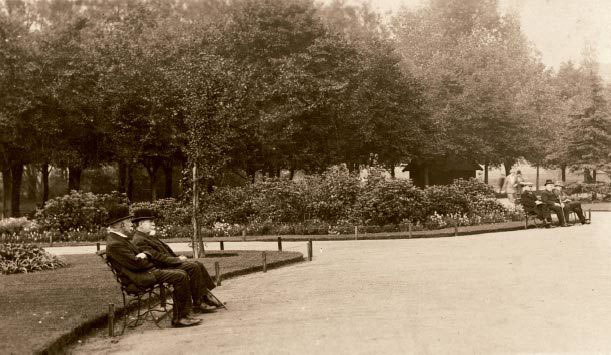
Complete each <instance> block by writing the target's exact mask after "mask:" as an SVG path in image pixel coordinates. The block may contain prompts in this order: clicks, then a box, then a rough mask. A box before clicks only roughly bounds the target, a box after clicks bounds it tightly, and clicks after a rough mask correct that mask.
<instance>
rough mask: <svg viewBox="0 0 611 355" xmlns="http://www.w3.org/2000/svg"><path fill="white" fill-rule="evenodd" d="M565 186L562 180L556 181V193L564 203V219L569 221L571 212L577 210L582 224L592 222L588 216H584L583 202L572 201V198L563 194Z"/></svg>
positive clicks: (576, 212)
mask: <svg viewBox="0 0 611 355" xmlns="http://www.w3.org/2000/svg"><path fill="white" fill-rule="evenodd" d="M563 187H564V184H563V183H562V181H556V184H555V185H554V193H555V194H556V195H557V196H558V200H559V201H560V202H562V203H563V204H564V219H565V220H566V221H567V222H568V221H569V216H570V214H571V212H575V214H577V218H579V221H580V222H581V224H590V220H589V219H587V218H586V216H584V214H583V209H582V208H581V203H579V202H577V201H571V199H570V198H567V197H566V196H564V195H563V194H562V188H563Z"/></svg>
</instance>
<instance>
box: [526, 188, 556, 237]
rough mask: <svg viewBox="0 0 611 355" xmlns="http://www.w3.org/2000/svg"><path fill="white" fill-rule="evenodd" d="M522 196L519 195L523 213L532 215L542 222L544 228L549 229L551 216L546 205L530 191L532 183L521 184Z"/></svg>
mask: <svg viewBox="0 0 611 355" xmlns="http://www.w3.org/2000/svg"><path fill="white" fill-rule="evenodd" d="M520 184H521V185H522V194H521V195H520V202H521V203H522V207H524V211H526V212H527V213H534V214H536V215H537V217H538V218H539V219H540V220H542V221H543V225H544V227H545V228H551V223H552V214H551V212H550V211H549V208H547V205H546V204H545V203H543V202H542V201H540V200H539V198H538V197H537V195H535V193H534V192H533V191H532V185H533V184H532V182H521V183H520Z"/></svg>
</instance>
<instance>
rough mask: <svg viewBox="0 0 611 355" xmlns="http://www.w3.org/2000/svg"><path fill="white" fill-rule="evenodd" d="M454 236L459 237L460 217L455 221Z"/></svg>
mask: <svg viewBox="0 0 611 355" xmlns="http://www.w3.org/2000/svg"><path fill="white" fill-rule="evenodd" d="M454 236H455V237H456V236H458V217H456V219H455V220H454Z"/></svg>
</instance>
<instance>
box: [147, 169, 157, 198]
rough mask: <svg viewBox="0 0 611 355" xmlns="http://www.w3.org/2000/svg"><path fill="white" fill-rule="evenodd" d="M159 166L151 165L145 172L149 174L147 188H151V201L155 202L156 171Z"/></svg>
mask: <svg viewBox="0 0 611 355" xmlns="http://www.w3.org/2000/svg"><path fill="white" fill-rule="evenodd" d="M158 170H159V164H157V163H153V164H152V165H151V166H150V167H149V166H147V167H146V172H147V173H148V174H149V186H150V188H151V201H155V200H157V171H158Z"/></svg>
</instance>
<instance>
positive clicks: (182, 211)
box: [0, 167, 517, 242]
mask: <svg viewBox="0 0 611 355" xmlns="http://www.w3.org/2000/svg"><path fill="white" fill-rule="evenodd" d="M127 202H128V201H127V199H126V197H125V195H123V194H119V193H116V192H113V193H111V194H104V195H94V194H91V193H79V192H76V191H73V192H71V193H70V194H68V195H66V196H63V197H59V198H56V199H53V200H51V201H49V202H48V203H47V204H46V206H45V207H44V208H43V209H40V210H38V211H37V213H36V217H35V223H32V222H31V221H27V220H25V219H23V220H21V219H20V220H13V221H7V222H5V229H4V230H3V229H2V223H0V235H2V236H1V237H0V238H1V239H3V240H5V241H24V240H28V241H36V242H40V241H48V240H49V238H53V240H55V241H59V240H74V241H94V240H100V239H103V238H104V229H103V221H104V220H105V219H106V217H107V207H108V206H109V205H111V204H116V203H120V204H123V203H127ZM200 206H201V209H200V210H199V211H198V212H199V218H200V219H201V221H202V222H203V223H202V224H203V225H204V226H205V234H204V235H206V236H209V235H238V234H241V233H242V232H243V231H246V232H247V233H248V234H313V233H315V234H321V233H345V232H350V230H351V229H352V228H353V227H354V226H355V225H358V226H360V227H362V228H364V230H367V228H369V229H372V230H373V229H376V228H381V229H382V230H384V231H386V230H400V229H401V227H400V226H402V225H403V226H405V225H407V223H412V225H413V226H414V227H415V228H419V229H436V228H443V227H445V226H447V225H448V224H452V223H454V221H455V220H457V219H458V220H459V223H460V224H461V225H473V224H481V223H489V222H501V221H506V220H511V219H514V218H515V217H516V215H517V214H516V213H515V211H508V210H507V209H506V208H504V207H503V205H501V204H500V203H499V202H498V201H497V200H496V199H495V197H494V191H493V190H492V188H491V187H490V186H488V185H486V184H483V183H481V182H479V181H477V180H476V179H470V180H455V181H454V183H453V184H451V185H447V186H431V187H427V188H425V189H421V188H418V187H415V186H413V185H412V184H411V183H410V182H409V181H408V180H400V179H390V180H389V179H387V178H385V177H384V176H383V174H382V171H381V170H376V169H372V170H371V171H370V174H369V176H368V178H367V181H366V182H363V181H362V180H361V179H360V178H359V176H357V175H354V174H350V173H349V172H348V171H347V170H346V169H343V168H337V167H336V168H333V169H329V170H328V171H326V172H325V173H323V174H318V175H310V176H306V177H305V178H304V179H303V180H300V181H290V180H286V179H264V180H261V181H258V182H256V183H254V184H249V185H246V186H242V187H221V188H217V189H216V190H215V191H214V192H212V193H203V194H202V195H201V198H200ZM141 207H147V208H150V209H152V210H153V211H154V213H155V214H156V216H157V218H158V219H157V223H156V224H157V225H158V229H159V235H160V236H161V237H166V238H169V237H189V236H190V235H191V206H190V204H189V203H187V202H181V201H177V200H174V199H163V200H157V201H155V202H141V203H135V204H133V205H132V206H131V208H132V209H135V208H141ZM19 222H22V223H19ZM388 226H390V227H388ZM7 238H8V240H7Z"/></svg>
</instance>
